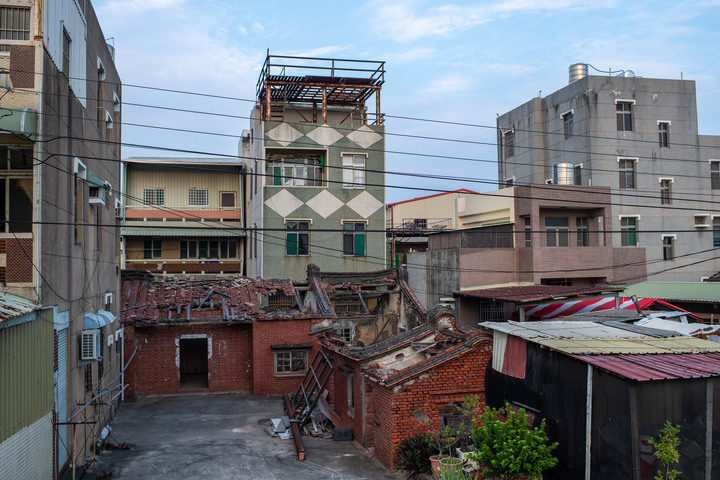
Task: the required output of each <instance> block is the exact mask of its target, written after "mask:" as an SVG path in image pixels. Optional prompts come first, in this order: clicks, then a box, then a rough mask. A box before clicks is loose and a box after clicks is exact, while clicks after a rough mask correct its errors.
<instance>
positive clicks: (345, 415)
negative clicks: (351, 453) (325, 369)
mask: <svg viewBox="0 0 720 480" xmlns="http://www.w3.org/2000/svg"><path fill="white" fill-rule="evenodd" d="M326 352H329V351H328V350H326ZM333 363H334V368H335V371H334V375H333V378H332V380H331V382H332V383H333V386H334V389H333V397H332V403H333V404H334V406H335V413H337V414H338V415H340V418H342V420H343V421H344V422H346V423H347V425H348V426H350V427H351V428H352V431H353V438H354V439H355V440H357V441H358V442H359V443H360V444H361V445H363V446H364V447H367V448H370V447H372V446H373V443H372V438H368V437H367V435H366V436H365V438H363V422H366V423H372V421H373V418H372V414H368V411H369V409H368V408H367V407H366V414H365V416H363V415H362V408H363V403H362V401H363V395H362V387H363V383H364V380H363V376H362V373H361V372H360V364H359V363H358V362H357V361H355V360H351V359H349V358H345V357H341V356H339V355H334V356H333ZM340 366H344V367H349V368H351V369H352V370H353V373H352V377H353V398H354V408H353V409H350V408H349V406H348V405H349V403H348V388H347V382H348V376H349V375H350V373H345V372H343V371H341V370H340V369H339V367H340ZM368 386H370V387H372V386H371V385H366V390H367V387H368ZM371 390H372V389H371ZM370 398H371V395H370V394H369V393H368V392H366V400H370ZM368 405H369V402H368ZM366 431H370V427H369V426H368V428H367V430H366Z"/></svg>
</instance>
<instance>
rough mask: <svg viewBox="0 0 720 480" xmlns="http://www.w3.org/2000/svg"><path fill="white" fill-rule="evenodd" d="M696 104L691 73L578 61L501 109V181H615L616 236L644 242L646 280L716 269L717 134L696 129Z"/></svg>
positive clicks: (617, 241) (626, 243)
mask: <svg viewBox="0 0 720 480" xmlns="http://www.w3.org/2000/svg"><path fill="white" fill-rule="evenodd" d="M696 104H697V99H696V94H695V82H694V81H692V80H670V79H653V78H641V77H637V76H635V75H634V74H633V73H632V72H629V71H628V72H621V73H620V75H618V76H609V75H608V74H605V75H602V74H598V75H588V65H585V64H576V65H573V66H571V67H570V83H569V84H568V85H566V86H565V87H563V88H561V89H559V90H558V91H556V92H554V93H552V94H550V95H548V96H546V97H537V98H534V99H532V100H530V101H528V102H527V103H525V104H523V105H521V106H519V107H517V108H515V109H513V110H511V111H509V112H507V113H505V114H503V115H501V116H500V117H498V119H497V128H498V160H499V161H498V180H499V184H500V185H501V186H509V185H525V184H544V183H553V184H564V185H592V186H609V187H610V197H611V198H610V203H611V205H612V218H611V223H610V224H609V225H607V226H606V228H608V229H609V230H611V231H612V245H613V246H617V247H622V248H628V249H632V248H638V247H644V248H645V250H646V256H647V276H648V279H649V280H652V281H699V280H702V279H704V278H706V277H709V276H711V275H712V274H714V273H716V272H718V271H720V259H719V258H717V255H716V253H715V251H714V250H713V249H714V248H716V247H719V246H720V209H718V205H719V203H718V201H720V136H707V135H699V134H698V121H697V105H696ZM540 228H541V229H548V228H554V227H553V226H552V225H540ZM616 280H617V281H622V280H623V279H622V278H617V279H616ZM628 281H629V283H632V280H631V279H628Z"/></svg>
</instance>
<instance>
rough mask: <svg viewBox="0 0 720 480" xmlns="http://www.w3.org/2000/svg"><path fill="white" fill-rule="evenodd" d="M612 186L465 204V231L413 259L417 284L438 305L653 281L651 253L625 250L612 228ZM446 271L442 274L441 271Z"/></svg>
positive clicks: (524, 191)
mask: <svg viewBox="0 0 720 480" xmlns="http://www.w3.org/2000/svg"><path fill="white" fill-rule="evenodd" d="M610 199H611V189H610V188H608V187H595V186H592V187H591V186H578V187H574V186H569V185H535V186H514V187H508V188H504V189H501V190H496V191H493V192H485V193H483V194H480V195H475V196H473V197H470V198H468V199H466V201H465V202H464V208H463V210H460V211H459V212H458V222H459V224H460V225H462V226H464V227H466V228H465V229H463V230H460V231H454V232H452V231H451V232H441V233H433V234H432V235H430V236H429V240H428V251H426V252H416V253H409V254H408V256H407V257H408V262H407V268H408V273H409V278H410V285H411V287H412V288H413V290H415V291H416V292H418V296H419V297H420V300H421V301H424V302H425V304H426V305H433V304H435V303H437V302H438V301H440V299H441V298H443V297H447V296H451V295H452V292H453V291H456V290H461V289H468V288H472V287H480V286H488V285H496V286H497V285H505V286H510V285H566V286H593V285H604V284H607V283H626V282H627V283H636V282H639V281H643V280H644V279H645V278H646V277H645V275H646V265H645V250H646V249H645V248H644V247H635V248H624V247H621V246H619V245H618V244H616V243H613V242H614V240H615V237H614V236H613V235H612V234H611V233H610V232H609V231H608V230H607V229H606V228H605V225H608V224H609V223H611V217H612V216H613V212H614V207H612V206H611V204H610V202H611V200H610ZM439 273H440V274H439Z"/></svg>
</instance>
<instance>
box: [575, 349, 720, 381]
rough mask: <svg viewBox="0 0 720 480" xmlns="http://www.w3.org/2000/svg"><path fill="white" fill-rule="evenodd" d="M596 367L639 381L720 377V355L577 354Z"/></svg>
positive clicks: (577, 356) (580, 358) (579, 357)
mask: <svg viewBox="0 0 720 480" xmlns="http://www.w3.org/2000/svg"><path fill="white" fill-rule="evenodd" d="M573 357H574V358H577V359H579V360H582V361H584V362H586V363H589V364H591V365H593V366H595V367H598V368H602V369H603V370H607V371H609V372H613V373H616V374H618V375H621V376H623V377H625V378H629V379H631V380H637V381H647V380H679V379H687V378H708V377H717V376H720V354H718V353H680V354H675V355H573Z"/></svg>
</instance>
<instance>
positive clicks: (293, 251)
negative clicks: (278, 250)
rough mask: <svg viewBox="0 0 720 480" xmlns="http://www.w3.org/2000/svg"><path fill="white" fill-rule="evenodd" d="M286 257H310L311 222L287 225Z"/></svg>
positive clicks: (288, 223) (292, 222)
mask: <svg viewBox="0 0 720 480" xmlns="http://www.w3.org/2000/svg"><path fill="white" fill-rule="evenodd" d="M285 229H286V232H285V255H291V256H295V255H310V222H308V221H289V222H286V223H285Z"/></svg>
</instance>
